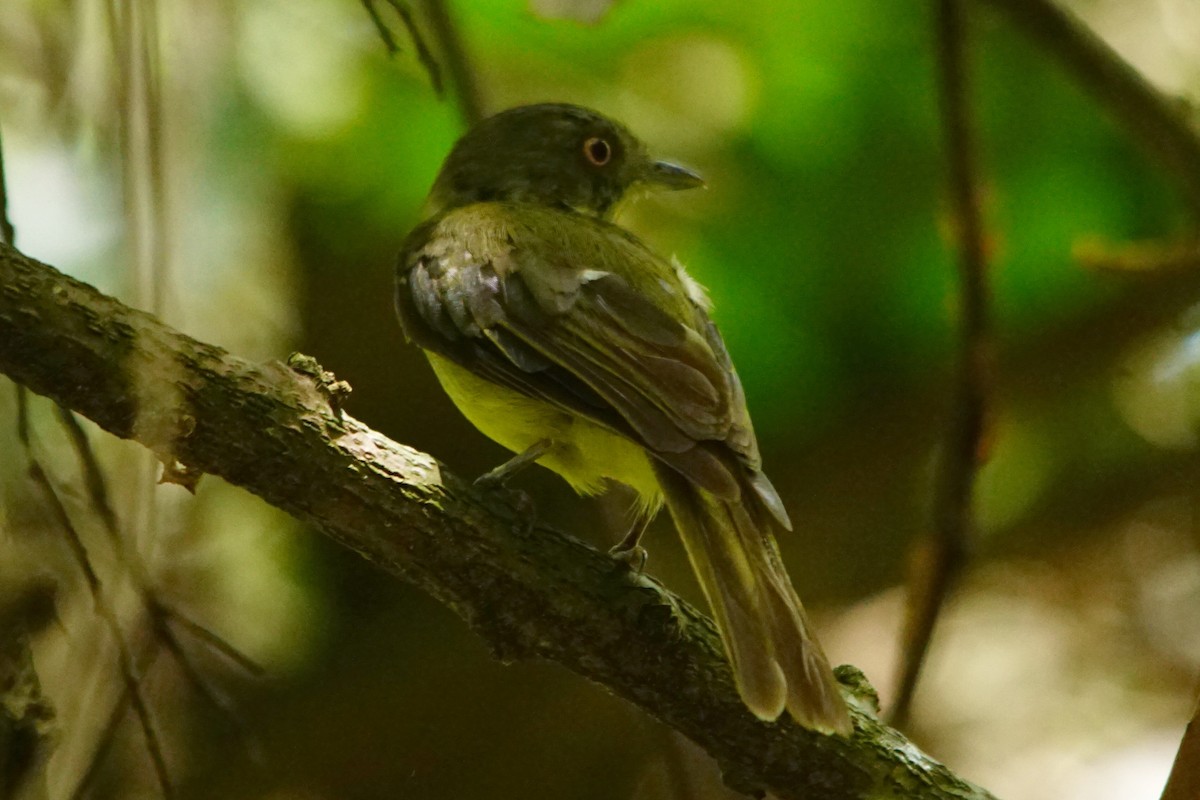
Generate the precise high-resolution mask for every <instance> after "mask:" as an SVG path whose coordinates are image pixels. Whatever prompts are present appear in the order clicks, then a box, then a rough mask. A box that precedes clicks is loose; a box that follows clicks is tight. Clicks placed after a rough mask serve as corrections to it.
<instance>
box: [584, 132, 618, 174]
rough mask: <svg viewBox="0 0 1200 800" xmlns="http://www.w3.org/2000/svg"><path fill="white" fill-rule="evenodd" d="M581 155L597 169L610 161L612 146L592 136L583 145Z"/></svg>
mask: <svg viewBox="0 0 1200 800" xmlns="http://www.w3.org/2000/svg"><path fill="white" fill-rule="evenodd" d="M583 154H584V155H585V156H586V157H587V160H588V161H590V162H592V163H593V164H595V165H596V166H597V167H603V166H604V165H605V164H607V163H608V162H609V161H610V160H611V159H612V145H610V144H609V143H608V142H606V141H605V140H604V139H601V138H600V137H599V136H593V137H592V138H590V139H588V140H587V141H586V142H584V143H583Z"/></svg>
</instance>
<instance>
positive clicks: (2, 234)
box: [0, 139, 17, 246]
mask: <svg viewBox="0 0 1200 800" xmlns="http://www.w3.org/2000/svg"><path fill="white" fill-rule="evenodd" d="M7 187H8V182H7V180H6V179H5V177H4V143H3V140H2V139H0V241H2V242H4V243H5V244H7V245H10V246H13V245H15V244H16V238H17V233H16V231H15V230H13V226H12V222H10V221H9V219H8V188H7Z"/></svg>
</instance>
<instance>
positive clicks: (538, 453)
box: [475, 439, 554, 489]
mask: <svg viewBox="0 0 1200 800" xmlns="http://www.w3.org/2000/svg"><path fill="white" fill-rule="evenodd" d="M553 445H554V442H552V441H550V440H549V439H538V440H537V441H536V442H534V443H533V444H531V445H529V447H527V448H525V450H524V451H523V452H520V453H517V454H516V455H515V456H513V457H512V458H510V459H509V460H508V461H505V462H504V463H503V464H501V465H500V466H498V467H496V468H495V469H493V470H490V471H489V472H485V473H483V474H482V475H480V476H479V477H478V478H476V479H475V486H476V487H477V488H479V489H494V488H495V487H497V486H503V485H504V482H505V481H507V480H508V479H509V478H511V477H512V476H513V475H516V474H517V473H518V472H520V471H521V470H523V469H525V468H526V467H528V466H529V465H530V464H532V463H533V462H535V461H537V460H538V459H539V458H541V457H542V456H544V455H546V452H547V451H548V450H549V449H550V448H551V447H552V446H553Z"/></svg>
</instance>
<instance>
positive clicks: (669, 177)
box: [646, 161, 705, 189]
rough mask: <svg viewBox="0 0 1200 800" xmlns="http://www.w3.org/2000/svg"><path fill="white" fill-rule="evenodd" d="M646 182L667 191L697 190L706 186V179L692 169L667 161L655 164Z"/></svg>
mask: <svg viewBox="0 0 1200 800" xmlns="http://www.w3.org/2000/svg"><path fill="white" fill-rule="evenodd" d="M646 181H647V182H648V183H652V184H655V185H657V186H662V187H663V188H665V189H695V188H697V187H699V186H704V185H705V184H704V179H703V178H701V177H700V176H699V175H697V174H696V173H694V172H692V171H691V170H690V169H685V168H683V167H681V166H679V165H678V164H671V163H669V162H667V161H655V162H653V163H652V164H651V165H650V174H649V175H647V176H646Z"/></svg>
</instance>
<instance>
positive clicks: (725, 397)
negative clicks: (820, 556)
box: [397, 203, 787, 525]
mask: <svg viewBox="0 0 1200 800" xmlns="http://www.w3.org/2000/svg"><path fill="white" fill-rule="evenodd" d="M540 217H545V218H544V219H542V218H540ZM400 270H401V278H400V282H399V288H398V295H397V304H398V307H399V309H400V314H401V319H402V321H403V322H404V325H405V329H406V331H407V332H408V334H409V336H410V338H413V339H415V340H417V341H418V343H419V344H421V345H422V346H424V347H426V348H428V349H433V350H435V351H437V352H440V353H441V354H442V355H444V356H447V357H449V358H451V359H453V360H454V361H456V362H457V363H459V364H460V365H461V366H464V367H466V368H468V369H470V370H472V371H474V372H475V373H476V374H479V375H481V376H482V377H485V378H487V379H489V380H492V381H494V382H496V383H498V384H500V385H503V386H506V387H508V388H511V389H514V390H516V391H519V392H521V393H523V394H525V395H527V396H530V397H536V398H538V399H541V400H545V401H547V402H549V403H551V404H553V405H555V406H557V407H560V408H563V409H564V410H567V411H569V412H571V413H573V414H580V415H583V416H586V417H588V418H590V419H592V420H594V421H596V422H599V423H600V424H603V425H605V426H607V427H609V428H610V429H612V430H614V431H616V432H618V433H620V434H622V435H624V436H627V437H628V438H630V439H632V440H633V441H635V442H637V443H639V444H641V445H642V446H644V447H646V448H647V450H649V451H650V452H651V453H652V454H654V455H655V456H656V457H658V458H659V459H660V460H661V461H663V462H664V463H666V464H668V465H670V466H672V467H673V468H675V469H676V470H678V471H679V472H681V473H682V474H684V475H685V476H687V477H688V478H690V479H691V480H692V481H694V482H695V483H696V484H697V485H699V486H701V487H703V488H705V489H707V490H708V491H710V492H713V493H714V494H716V495H718V496H721V497H726V498H735V497H736V496H737V494H738V492H739V491H740V490H739V488H738V481H737V480H736V478H735V475H734V474H733V473H734V472H735V471H743V470H744V471H747V472H749V473H752V474H753V475H754V476H756V477H759V481H758V482H757V483H755V482H753V481H752V482H751V485H752V486H754V488H755V491H756V493H757V494H759V495H760V496H761V497H762V498H763V500H764V502H765V503H766V505H767V506H768V508H769V509H770V510H771V512H772V514H773V515H774V516H776V517H777V518H779V519H780V520H781V522H783V523H784V524H785V525H787V521H786V520H787V517H786V513H785V512H784V511H783V505H782V503H780V502H779V498H778V495H777V494H776V493H775V490H774V489H773V488H772V487H771V485H770V483H769V481H767V480H766V478H765V476H762V474H761V472H759V471H758V467H759V455H758V447H757V443H756V442H755V439H754V433H753V430H752V428H751V426H750V420H749V415H748V413H747V411H746V405H745V398H744V395H743V393H742V388H741V384H740V382H739V381H738V378H737V375H736V373H735V372H734V371H733V367H732V364H731V363H730V359H729V355H728V353H727V352H726V350H725V346H724V344H723V342H722V341H721V337H720V335H719V334H718V333H717V330H716V327H715V325H713V323H712V321H711V320H710V319H709V317H708V315H707V312H706V309H705V308H703V307H702V306H701V304H700V303H698V302H697V301H696V299H695V298H694V297H692V296H691V294H690V293H689V290H688V287H687V286H685V285H684V282H683V281H684V278H683V277H681V274H680V270H679V268H678V267H677V266H675V265H672V264H670V263H668V262H666V261H664V260H663V259H661V258H659V257H658V256H656V255H654V254H653V253H652V252H650V251H649V250H648V249H647V248H646V247H645V246H644V245H642V244H641V243H640V242H639V241H638V240H637V239H636V238H634V237H633V236H632V235H630V234H628V233H627V232H625V231H624V230H622V229H621V228H618V227H616V226H614V225H611V224H609V223H605V222H602V221H599V220H595V219H592V218H588V217H583V216H580V215H575V214H570V213H568V212H562V211H555V210H541V209H533V208H529V207H523V208H521V209H520V213H513V209H511V208H510V207H507V206H505V205H504V204H499V203H489V204H482V205H478V206H470V207H467V208H465V209H459V210H457V211H452V212H449V213H448V214H447V215H444V216H443V217H442V218H440V219H435V220H433V221H432V222H431V223H429V224H427V225H426V226H423V227H422V228H419V229H418V231H417V232H414V239H412V240H410V246H409V247H407V248H406V251H405V254H404V255H403V256H402V262H401V264H400Z"/></svg>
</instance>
